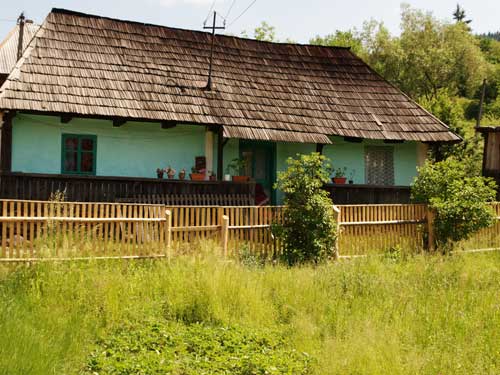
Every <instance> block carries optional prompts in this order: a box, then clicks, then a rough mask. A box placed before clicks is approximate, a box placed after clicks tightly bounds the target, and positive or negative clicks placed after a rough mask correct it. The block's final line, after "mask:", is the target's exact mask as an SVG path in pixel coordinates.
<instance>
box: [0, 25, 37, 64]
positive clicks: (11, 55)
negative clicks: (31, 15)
mask: <svg viewBox="0 0 500 375" xmlns="http://www.w3.org/2000/svg"><path fill="white" fill-rule="evenodd" d="M38 27H39V26H38V25H35V24H34V23H31V22H26V23H25V24H24V34H23V50H24V49H25V48H26V46H27V45H28V44H29V42H30V41H31V39H32V38H33V36H34V35H35V33H36V31H37V30H38ZM18 45H19V25H16V26H14V27H13V28H12V30H11V31H10V32H9V33H8V34H7V36H6V37H5V39H4V40H3V41H1V42H0V74H9V73H10V72H11V70H12V69H13V68H14V66H15V65H16V62H17V47H18Z"/></svg>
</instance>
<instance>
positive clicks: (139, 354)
mask: <svg viewBox="0 0 500 375" xmlns="http://www.w3.org/2000/svg"><path fill="white" fill-rule="evenodd" d="M86 373H90V374H118V373H119V374H186V375H188V374H189V375H190V374H192V375H195V374H196V375H197V374H241V375H246V374H248V375H250V374H290V375H294V374H296V375H301V374H308V373H310V357H309V356H308V355H307V354H305V353H299V352H297V351H296V350H294V349H293V348H290V347H289V346H288V345H287V344H286V342H285V340H284V338H283V337H282V336H281V335H280V334H279V333H278V332H274V331H272V330H263V329H243V328H239V327H212V326H206V325H203V324H194V325H190V326H185V325H182V324H175V323H168V322H152V323H146V324H145V325H138V326H131V327H124V328H123V329H120V330H118V331H116V332H115V333H113V334H112V335H110V336H109V337H106V338H105V339H102V340H100V341H99V343H98V346H97V348H96V349H95V350H94V351H93V352H92V354H91V356H90V358H89V360H88V363H87V366H86Z"/></svg>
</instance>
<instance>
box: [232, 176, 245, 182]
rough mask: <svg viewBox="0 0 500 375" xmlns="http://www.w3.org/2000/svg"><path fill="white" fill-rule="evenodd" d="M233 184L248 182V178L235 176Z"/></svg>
mask: <svg viewBox="0 0 500 375" xmlns="http://www.w3.org/2000/svg"><path fill="white" fill-rule="evenodd" d="M232 179H233V182H247V181H248V176H233V177H232Z"/></svg>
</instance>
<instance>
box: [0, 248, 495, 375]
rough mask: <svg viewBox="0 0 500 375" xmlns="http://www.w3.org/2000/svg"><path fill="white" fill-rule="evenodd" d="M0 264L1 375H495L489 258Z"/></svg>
mask: <svg viewBox="0 0 500 375" xmlns="http://www.w3.org/2000/svg"><path fill="white" fill-rule="evenodd" d="M200 253H201V254H203V255H197V256H194V255H184V256H179V257H177V258H175V259H173V260H171V261H170V262H168V261H166V260H155V261H152V260H143V261H82V262H58V263H49V262H45V263H39V264H35V265H30V266H26V265H17V266H13V265H9V266H7V265H0V301H1V303H0V373H1V374H9V375H14V374H20V375H21V374H22V375H27V374H193V375H194V374H417V373H418V374H498V373H500V253H498V252H496V253H494V252H492V253H484V254H470V255H454V256H446V257H443V256H439V255H433V256H426V255H418V256H414V257H405V258H401V257H399V256H392V257H391V256H386V257H369V258H364V259H353V260H349V261H340V262H335V263H330V264H325V265H320V266H316V267H314V266H304V267H294V268H287V267H285V266H282V265H276V264H275V265H272V264H270V265H262V264H260V262H259V261H258V259H254V258H252V257H251V256H248V255H247V256H245V258H244V259H242V260H240V261H238V260H224V259H221V258H219V257H217V256H214V255H211V254H210V249H209V248H207V249H200Z"/></svg>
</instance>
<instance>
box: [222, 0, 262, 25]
mask: <svg viewBox="0 0 500 375" xmlns="http://www.w3.org/2000/svg"><path fill="white" fill-rule="evenodd" d="M256 2H257V0H253V1H252V2H251V3H250V5H248V6H247V7H246V8H245V10H244V11H243V12H241V13H240V14H239V15H238V17H236V18H235V19H234V20H233V21H231V23H230V24H229V25H227V27H228V28H229V27H231V25H232V24H234V23H235V22H236V21H238V20H239V19H240V18H241V17H242V16H243V15H244V14H245V13H246V12H248V10H249V9H250V8H251V7H252V6H253V5H254V4H255V3H256Z"/></svg>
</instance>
